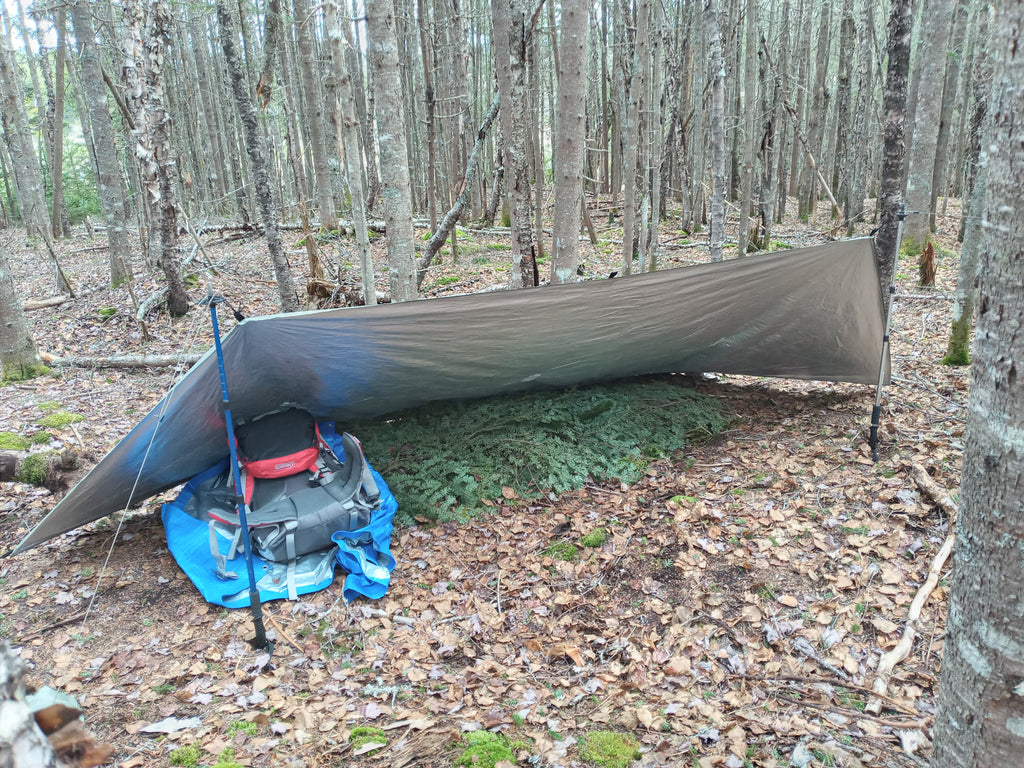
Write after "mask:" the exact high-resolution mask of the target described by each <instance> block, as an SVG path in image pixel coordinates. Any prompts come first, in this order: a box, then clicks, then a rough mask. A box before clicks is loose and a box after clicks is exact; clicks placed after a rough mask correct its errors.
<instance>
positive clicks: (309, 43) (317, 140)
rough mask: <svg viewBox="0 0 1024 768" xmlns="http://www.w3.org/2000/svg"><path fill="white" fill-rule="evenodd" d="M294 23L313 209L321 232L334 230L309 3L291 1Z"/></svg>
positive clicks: (333, 210) (329, 171)
mask: <svg viewBox="0 0 1024 768" xmlns="http://www.w3.org/2000/svg"><path fill="white" fill-rule="evenodd" d="M293 8H294V9H295V24H296V25H297V26H296V32H297V33H298V36H297V39H298V43H299V51H298V55H299V68H300V71H301V72H302V90H303V92H304V93H305V95H306V108H307V110H308V111H307V115H306V117H307V121H308V128H309V143H310V145H311V146H310V149H311V150H312V154H313V179H314V188H315V189H316V200H317V207H318V208H319V210H320V224H321V226H323V227H324V228H325V229H330V230H334V229H337V228H338V215H337V212H336V211H335V208H334V196H333V195H332V194H331V170H330V166H329V164H328V162H327V140H326V137H325V135H324V127H325V124H326V121H325V120H324V111H323V108H322V106H321V105H322V104H323V98H322V97H321V95H320V88H319V86H318V81H317V79H316V77H314V72H313V67H314V64H315V57H316V36H315V35H314V34H313V29H314V24H315V17H314V16H315V15H314V13H313V11H312V10H311V9H310V5H309V0H293Z"/></svg>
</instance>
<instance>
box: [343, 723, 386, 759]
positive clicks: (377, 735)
mask: <svg viewBox="0 0 1024 768" xmlns="http://www.w3.org/2000/svg"><path fill="white" fill-rule="evenodd" d="M348 743H349V744H350V745H351V746H352V751H353V752H356V751H358V750H360V749H362V748H363V747H365V746H366V745H367V744H380V745H382V746H381V747H380V748H381V749H383V746H384V745H386V744H387V743H388V737H387V736H385V735H384V731H383V729H381V728H377V727H375V726H372V725H371V726H367V725H360V726H358V727H356V728H353V729H352V731H351V732H350V733H349V735H348ZM376 751H377V750H376V749H371V750H368V751H367V752H365V753H364V754H368V755H372V754H373V753H374V752H376Z"/></svg>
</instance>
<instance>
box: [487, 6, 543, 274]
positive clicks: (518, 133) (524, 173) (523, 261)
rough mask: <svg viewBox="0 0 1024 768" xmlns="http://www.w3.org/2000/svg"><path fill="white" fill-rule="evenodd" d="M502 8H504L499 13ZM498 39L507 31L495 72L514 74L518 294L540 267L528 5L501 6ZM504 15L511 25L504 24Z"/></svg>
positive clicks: (508, 83)
mask: <svg viewBox="0 0 1024 768" xmlns="http://www.w3.org/2000/svg"><path fill="white" fill-rule="evenodd" d="M499 6H500V8H499ZM492 9H493V10H494V14H495V21H494V24H495V35H497V34H499V33H498V31H497V30H498V29H500V28H502V27H503V28H504V29H505V30H506V31H507V35H506V38H505V42H504V43H502V44H500V45H496V46H495V66H496V67H498V69H499V71H500V70H501V69H506V70H508V76H507V78H505V77H501V76H499V77H498V90H499V94H500V100H501V114H502V118H501V124H502V128H503V130H504V127H505V126H506V125H507V126H508V129H509V132H508V133H505V134H504V135H503V138H504V141H505V150H504V153H503V157H504V159H505V182H506V184H507V185H508V186H507V189H508V195H509V214H510V220H511V227H512V269H511V270H510V271H509V284H510V285H511V287H513V288H523V287H531V286H533V285H535V284H536V281H535V280H534V269H535V267H536V264H537V262H536V261H535V259H534V253H533V222H532V206H531V200H530V175H529V174H530V159H529V143H528V136H527V131H526V123H527V120H525V119H523V117H522V115H523V114H524V113H525V108H526V44H527V40H526V25H527V23H528V17H527V11H526V8H525V1H524V0H496V2H495V3H493V5H492ZM499 14H501V15H504V17H505V19H506V20H507V21H506V23H504V24H503V23H501V21H500V19H499Z"/></svg>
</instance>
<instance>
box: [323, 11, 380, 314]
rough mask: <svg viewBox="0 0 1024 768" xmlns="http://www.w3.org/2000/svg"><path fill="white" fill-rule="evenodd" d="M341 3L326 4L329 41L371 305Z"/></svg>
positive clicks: (373, 294)
mask: <svg viewBox="0 0 1024 768" xmlns="http://www.w3.org/2000/svg"><path fill="white" fill-rule="evenodd" d="M338 2H339V0H329V1H328V3H327V38H328V40H329V41H330V44H331V59H332V62H333V64H334V76H335V78H336V79H337V81H338V99H339V101H340V103H341V137H342V143H343V145H344V148H345V172H346V175H347V176H348V188H349V191H350V192H351V196H352V222H353V224H354V226H355V230H356V250H357V251H358V253H359V267H360V271H361V273H362V278H363V301H364V302H365V303H366V304H367V305H370V304H376V303H377V284H376V278H375V276H374V272H373V254H372V252H371V251H370V233H369V230H368V228H367V225H366V208H365V206H364V197H363V194H364V193H363V164H362V162H361V157H362V154H361V153H362V147H361V146H360V141H359V124H358V123H357V122H356V110H355V100H354V98H353V95H352V76H351V73H350V72H349V71H348V68H347V67H346V65H345V48H346V47H347V43H348V40H347V38H346V37H345V35H344V33H343V31H342V29H341V25H342V24H345V23H347V22H346V21H345V20H344V19H343V18H342V15H341V9H340V8H339V6H338Z"/></svg>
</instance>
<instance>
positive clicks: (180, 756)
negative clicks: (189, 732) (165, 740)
mask: <svg viewBox="0 0 1024 768" xmlns="http://www.w3.org/2000/svg"><path fill="white" fill-rule="evenodd" d="M199 756H200V752H199V747H197V746H195V745H194V744H188V745H186V746H184V747H178V748H177V749H176V750H174V751H173V752H171V765H183V766H185V767H186V768H194V767H195V766H197V765H199Z"/></svg>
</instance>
